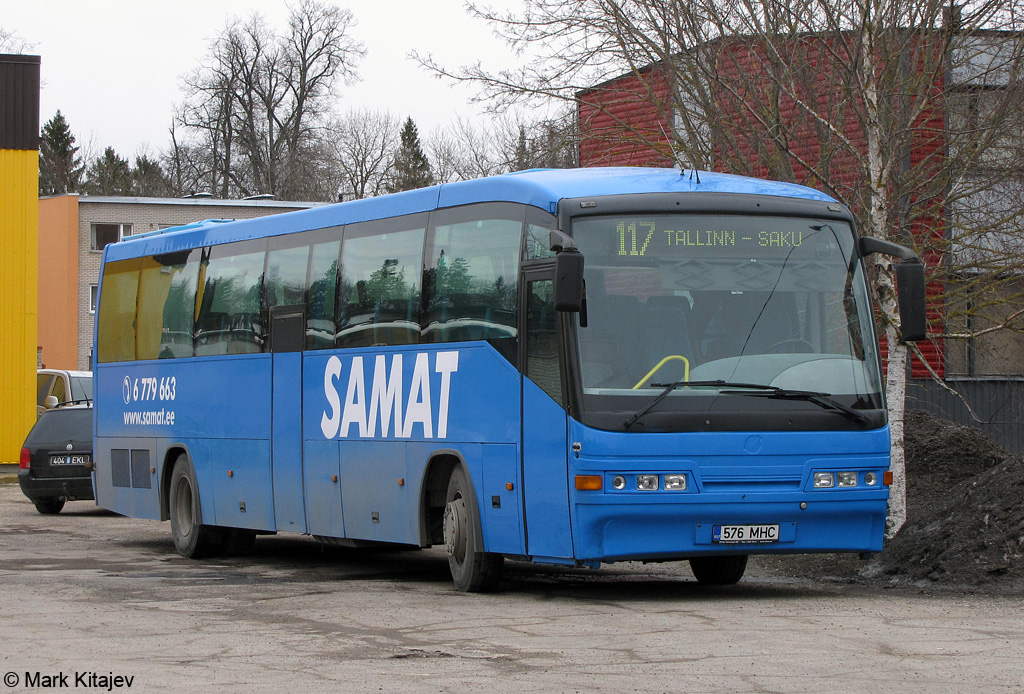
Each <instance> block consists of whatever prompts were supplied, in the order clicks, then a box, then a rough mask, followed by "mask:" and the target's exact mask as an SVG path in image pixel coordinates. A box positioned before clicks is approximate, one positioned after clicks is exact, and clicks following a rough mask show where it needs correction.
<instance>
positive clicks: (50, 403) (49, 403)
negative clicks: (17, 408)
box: [43, 395, 60, 410]
mask: <svg viewBox="0 0 1024 694" xmlns="http://www.w3.org/2000/svg"><path fill="white" fill-rule="evenodd" d="M59 404H60V400H58V399H57V396H56V395H47V396H46V398H45V399H44V400H43V407H45V408H46V409H48V410H52V409H53V408H55V407H57V405H59Z"/></svg>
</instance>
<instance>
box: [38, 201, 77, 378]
mask: <svg viewBox="0 0 1024 694" xmlns="http://www.w3.org/2000/svg"><path fill="white" fill-rule="evenodd" d="M78 292H79V287H78V196H77V195H61V196H59V197H53V198H43V199H41V200H40V201H39V337H38V341H39V346H40V347H42V348H43V352H42V358H43V364H44V365H45V366H46V367H47V368H49V369H77V368H78Z"/></svg>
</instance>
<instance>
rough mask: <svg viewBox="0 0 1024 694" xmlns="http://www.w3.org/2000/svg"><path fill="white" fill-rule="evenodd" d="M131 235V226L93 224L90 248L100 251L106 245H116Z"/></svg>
mask: <svg viewBox="0 0 1024 694" xmlns="http://www.w3.org/2000/svg"><path fill="white" fill-rule="evenodd" d="M131 233H132V225H131V224H93V225H92V234H91V239H90V248H91V249H92V250H94V251H102V250H103V249H104V248H105V247H106V245H107V244H108V243H116V242H118V241H120V240H121V239H123V238H124V237H125V236H131Z"/></svg>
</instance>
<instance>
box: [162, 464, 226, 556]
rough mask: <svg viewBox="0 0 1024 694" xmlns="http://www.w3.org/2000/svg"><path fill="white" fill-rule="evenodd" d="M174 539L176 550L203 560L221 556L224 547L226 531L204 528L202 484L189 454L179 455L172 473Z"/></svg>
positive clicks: (216, 528)
mask: <svg viewBox="0 0 1024 694" xmlns="http://www.w3.org/2000/svg"><path fill="white" fill-rule="evenodd" d="M169 501H170V504H169V506H170V516H171V537H172V538H173V539H174V549H176V550H177V551H178V554H180V555H181V556H183V557H189V558H191V559H201V558H203V557H210V556H214V555H217V554H220V553H221V552H222V551H223V548H224V539H225V538H224V531H223V529H222V528H218V527H215V526H212V525H203V523H202V515H201V512H200V506H199V485H198V484H197V483H196V474H195V471H194V470H193V469H192V463H191V462H190V461H189V459H188V457H187V456H185V455H180V456H178V460H177V461H176V462H175V463H174V470H173V471H172V472H171V490H170V499H169Z"/></svg>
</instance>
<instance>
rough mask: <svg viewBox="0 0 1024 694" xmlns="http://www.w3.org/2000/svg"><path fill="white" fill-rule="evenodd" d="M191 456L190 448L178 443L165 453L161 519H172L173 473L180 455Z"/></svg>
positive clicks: (161, 474)
mask: <svg viewBox="0 0 1024 694" xmlns="http://www.w3.org/2000/svg"><path fill="white" fill-rule="evenodd" d="M182 455H184V456H188V457H189V458H190V459H191V456H189V452H188V450H187V449H186V448H185V447H184V446H182V445H180V444H178V445H174V446H171V447H170V448H168V449H167V452H166V453H164V464H163V466H162V467H161V470H160V520H162V521H165V520H170V519H171V512H170V509H171V475H172V474H174V465H175V463H177V461H178V458H179V456H182Z"/></svg>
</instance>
